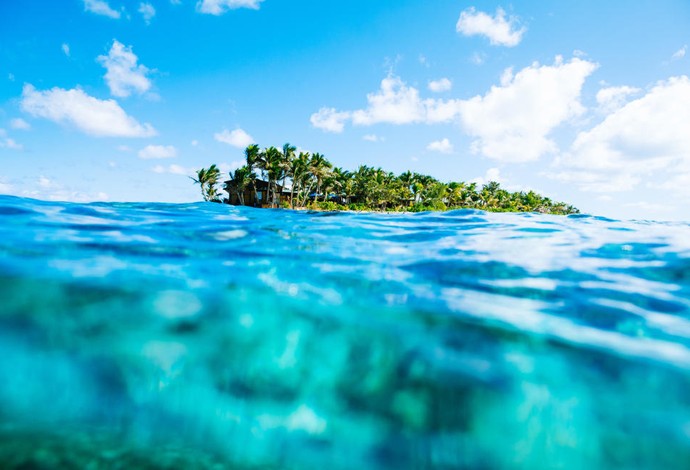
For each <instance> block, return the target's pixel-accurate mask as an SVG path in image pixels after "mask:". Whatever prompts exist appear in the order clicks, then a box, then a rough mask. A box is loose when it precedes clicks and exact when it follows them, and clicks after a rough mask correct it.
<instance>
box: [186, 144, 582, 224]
mask: <svg viewBox="0 0 690 470" xmlns="http://www.w3.org/2000/svg"><path fill="white" fill-rule="evenodd" d="M244 154H245V159H246V163H245V165H243V166H242V167H240V168H237V169H236V170H234V171H233V172H231V173H230V175H229V177H230V178H229V179H228V180H227V181H226V184H225V187H224V189H225V191H226V192H227V193H228V195H230V196H231V198H232V196H235V197H236V199H237V201H238V202H239V204H241V205H244V204H245V195H246V194H247V193H248V192H252V193H253V195H254V201H256V200H258V197H257V192H258V190H257V181H259V180H260V179H261V181H265V182H266V183H267V185H268V197H267V200H266V201H265V205H268V206H269V207H285V208H293V209H295V208H305V207H306V208H311V209H325V210H347V209H349V210H372V211H413V212H416V211H427V210H433V211H442V210H452V209H481V210H486V211H494V212H541V213H549V214H575V213H579V210H578V209H577V208H575V207H573V206H572V205H569V204H566V203H563V202H554V201H552V200H551V199H549V198H547V197H544V196H542V195H540V194H538V193H535V192H534V191H528V192H524V191H520V192H509V191H507V190H505V189H503V188H501V186H500V184H499V183H498V182H496V181H491V182H488V183H486V184H484V185H481V186H479V185H478V184H477V183H465V182H450V183H444V182H441V181H439V180H437V179H436V178H434V177H432V176H428V175H422V174H419V173H414V172H410V171H406V172H404V173H401V174H400V175H395V174H394V173H392V172H387V171H384V170H383V169H381V168H374V167H370V166H366V165H360V166H359V167H358V168H357V170H355V171H348V170H344V169H343V168H339V167H334V166H333V165H332V164H331V162H329V161H328V159H327V158H326V157H325V156H324V155H322V154H320V153H313V154H312V153H310V152H299V154H298V153H297V148H296V147H294V146H293V145H290V144H289V143H288V144H285V145H283V147H282V148H280V149H279V148H277V147H268V148H265V149H263V150H262V149H261V148H260V147H259V146H258V145H256V144H252V145H249V146H248V147H247V148H246V149H245V151H244ZM220 178H221V171H220V169H218V167H217V166H216V165H215V164H214V165H211V166H210V167H209V168H202V169H200V170H198V171H197V172H196V178H192V179H193V180H194V182H195V183H197V184H199V185H200V187H201V194H202V197H203V198H204V200H205V201H212V202H229V200H230V199H228V198H226V199H225V200H222V199H221V193H220V191H219V190H218V187H217V186H218V184H219V183H220ZM287 181H289V182H290V183H291V189H290V199H289V201H282V202H281V198H280V193H281V192H282V191H283V190H284V188H285V187H286V186H285V184H286V182H287Z"/></svg>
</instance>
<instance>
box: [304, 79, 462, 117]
mask: <svg viewBox="0 0 690 470" xmlns="http://www.w3.org/2000/svg"><path fill="white" fill-rule="evenodd" d="M367 101H368V103H369V106H368V107H367V109H360V110H357V111H353V112H352V113H347V112H346V113H335V110H332V113H335V114H336V115H341V116H343V120H344V119H347V117H348V116H349V117H351V119H352V123H353V124H355V125H359V126H370V125H372V124H378V123H389V124H412V123H416V122H424V123H427V124H433V123H440V122H449V121H452V120H453V119H454V118H455V117H456V116H457V114H458V103H459V102H458V101H455V100H449V101H442V100H435V99H424V100H423V99H422V98H420V96H419V90H417V89H416V88H414V87H411V86H408V85H407V84H406V83H405V82H403V81H402V80H401V79H400V78H399V77H396V76H392V75H389V76H388V77H386V78H384V79H383V80H382V81H381V89H380V90H379V91H378V92H377V93H369V94H368V95H367ZM312 118H313V116H312ZM312 123H313V121H312Z"/></svg>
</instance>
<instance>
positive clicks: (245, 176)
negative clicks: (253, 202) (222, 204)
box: [225, 165, 256, 206]
mask: <svg viewBox="0 0 690 470" xmlns="http://www.w3.org/2000/svg"><path fill="white" fill-rule="evenodd" d="M255 180H256V174H255V173H253V172H252V171H251V170H250V169H249V167H248V166H247V165H245V166H242V167H240V168H237V169H236V170H235V172H234V173H231V174H230V180H229V181H228V182H227V183H226V185H225V190H226V191H227V192H228V193H235V194H236V195H237V199H238V200H239V203H240V205H242V206H243V205H244V192H245V191H246V189H247V188H248V187H249V185H250V184H252V182H253V181H255Z"/></svg>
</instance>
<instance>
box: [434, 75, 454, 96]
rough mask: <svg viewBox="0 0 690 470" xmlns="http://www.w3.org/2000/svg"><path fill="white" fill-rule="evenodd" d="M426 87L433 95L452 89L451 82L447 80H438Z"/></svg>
mask: <svg viewBox="0 0 690 470" xmlns="http://www.w3.org/2000/svg"><path fill="white" fill-rule="evenodd" d="M428 87H429V90H431V91H433V92H434V93H440V92H443V91H448V90H450V89H451V88H453V82H451V81H450V80H448V79H447V78H441V79H439V80H432V81H430V82H429V85H428Z"/></svg>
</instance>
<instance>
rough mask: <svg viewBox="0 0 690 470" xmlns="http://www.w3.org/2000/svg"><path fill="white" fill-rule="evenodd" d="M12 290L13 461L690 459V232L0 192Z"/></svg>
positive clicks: (2, 373) (3, 402) (4, 390)
mask: <svg viewBox="0 0 690 470" xmlns="http://www.w3.org/2000/svg"><path fill="white" fill-rule="evenodd" d="M0 281H1V282H0V299H1V301H2V304H1V305H2V307H0V358H1V360H0V459H1V461H2V467H3V468H65V467H73V468H133V467H153V468H226V467H230V466H232V467H233V468H294V469H302V468H305V469H311V468H315V469H318V468H324V469H325V468H329V469H336V468H343V469H355V468H356V469H384V468H396V469H406V468H438V469H455V468H688V465H689V463H690V318H689V317H690V225H688V224H680V223H655V222H620V221H614V220H608V219H604V218H597V217H590V216H570V217H558V216H546V215H538V214H488V213H483V212H479V211H453V212H446V213H421V214H363V213H362V214H355V213H310V212H292V211H285V210H267V209H266V210H260V209H259V210H257V209H251V208H237V207H230V206H223V205H216V204H185V205H173V204H88V205H79V204H65V203H53V202H39V201H33V200H26V199H19V198H13V197H0ZM32 465H33V467H31V466H32Z"/></svg>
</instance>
